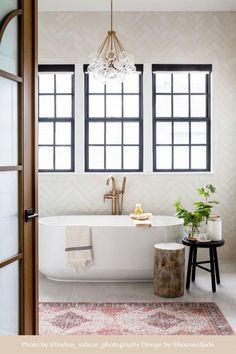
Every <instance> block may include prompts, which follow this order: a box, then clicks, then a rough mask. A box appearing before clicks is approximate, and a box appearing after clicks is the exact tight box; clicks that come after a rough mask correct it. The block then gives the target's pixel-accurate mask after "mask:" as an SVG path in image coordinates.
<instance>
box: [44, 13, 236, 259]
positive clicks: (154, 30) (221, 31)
mask: <svg viewBox="0 0 236 354" xmlns="http://www.w3.org/2000/svg"><path fill="white" fill-rule="evenodd" d="M114 20H115V27H116V29H117V32H118V36H119V37H120V39H121V41H122V42H123V43H124V45H125V48H126V50H127V51H128V52H130V53H132V54H133V55H134V56H135V59H136V63H144V64H145V69H146V74H145V75H149V74H148V68H150V65H151V63H170V64H173V63H182V64H183V63H189V64H191V63H206V64H213V85H212V91H213V97H212V128H213V136H212V142H213V143H212V153H213V171H212V173H205V174H199V173H195V174H183V173H180V174H176V173H175V174H164V173H163V174H152V173H151V172H150V162H149V161H148V160H147V158H148V156H149V158H150V152H151V144H150V140H149V144H147V147H148V149H147V150H146V151H145V156H146V159H145V162H144V165H146V171H147V172H146V173H141V174H129V175H127V177H128V178H127V189H126V194H125V199H124V208H125V210H124V211H125V213H129V212H131V211H132V210H133V208H134V206H135V203H136V202H141V203H142V204H143V207H144V209H145V211H151V212H153V213H154V214H173V213H174V208H173V202H174V201H175V199H176V198H178V197H181V198H182V199H183V201H184V203H185V205H186V206H187V207H189V206H190V205H191V203H192V202H193V200H194V199H196V198H197V194H196V192H195V189H196V188H197V187H199V186H202V185H205V184H206V183H209V182H210V183H212V184H214V185H215V186H216V188H217V195H216V198H217V199H218V200H219V201H220V205H219V206H217V208H216V210H215V211H216V212H219V213H220V214H221V216H222V218H223V223H224V224H223V232H224V238H225V240H226V245H225V246H224V247H223V248H222V249H221V250H220V251H221V252H220V253H221V257H224V258H235V256H236V158H235V152H236V141H235V137H236V45H235V43H236V13H119V14H115V19H114ZM108 26H109V14H108V13H76V12H74V13H40V15H39V59H40V63H55V64H56V63H70V64H73V63H74V64H76V71H77V73H78V75H77V81H76V83H77V95H76V97H77V98H76V129H77V132H78V136H79V139H78V141H77V144H76V146H77V148H76V151H77V154H76V156H77V157H76V165H77V171H82V169H83V161H82V160H81V159H79V153H80V154H81V149H82V148H83V119H84V118H83V96H82V94H81V92H82V90H83V82H82V64H84V63H87V58H88V55H89V54H91V53H93V52H94V51H96V49H97V48H98V46H99V44H100V42H101V41H102V40H103V38H104V36H105V33H106V31H107V30H108ZM150 87H151V81H150V86H149V87H148V86H146V88H145V89H144V95H145V97H144V99H145V102H146V104H145V111H144V114H145V116H144V119H145V121H146V122H149V123H150V122H151V119H152V117H151V115H152V111H151V92H150ZM145 90H146V92H147V91H148V90H149V93H148V94H147V93H145ZM148 102H149V103H148ZM150 133H151V124H147V128H146V136H147V137H148V136H149V135H150ZM148 150H149V153H148ZM122 176H123V174H120V175H119V174H118V175H117V178H118V180H119V183H121V178H122ZM106 177H107V174H101V173H100V174H84V173H73V174H40V176H39V203H40V214H41V216H45V215H60V214H76V213H83V214H87V213H91V214H92V213H96V214H100V213H109V212H110V204H109V202H108V201H106V203H103V193H104V192H105V191H107V187H106V186H105V181H106Z"/></svg>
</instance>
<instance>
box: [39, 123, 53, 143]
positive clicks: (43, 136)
mask: <svg viewBox="0 0 236 354" xmlns="http://www.w3.org/2000/svg"><path fill="white" fill-rule="evenodd" d="M39 144H42V145H43V144H44V145H50V144H53V123H44V122H39Z"/></svg>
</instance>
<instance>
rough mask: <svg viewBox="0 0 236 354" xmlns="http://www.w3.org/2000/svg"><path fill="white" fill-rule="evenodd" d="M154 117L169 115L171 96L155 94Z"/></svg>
mask: <svg viewBox="0 0 236 354" xmlns="http://www.w3.org/2000/svg"><path fill="white" fill-rule="evenodd" d="M156 117H171V96H170V95H164V96H156Z"/></svg>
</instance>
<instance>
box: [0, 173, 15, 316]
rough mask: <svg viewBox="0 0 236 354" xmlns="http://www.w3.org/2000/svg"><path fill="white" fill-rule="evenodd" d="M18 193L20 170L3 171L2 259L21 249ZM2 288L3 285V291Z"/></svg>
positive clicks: (0, 208) (0, 210)
mask: <svg viewBox="0 0 236 354" xmlns="http://www.w3.org/2000/svg"><path fill="white" fill-rule="evenodd" d="M18 195H19V191H18V172H16V171H14V172H1V173H0V200H1V203H0V245H1V247H0V261H1V260H3V259H5V258H8V257H10V256H12V255H14V254H16V253H18V251H19V222H18V212H19V210H18V205H19V198H18ZM2 290H3V286H2V289H1V291H2ZM0 298H1V295H0ZM0 302H1V301H0ZM0 312H1V311H0Z"/></svg>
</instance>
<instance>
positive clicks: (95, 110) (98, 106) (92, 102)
mask: <svg viewBox="0 0 236 354" xmlns="http://www.w3.org/2000/svg"><path fill="white" fill-rule="evenodd" d="M89 117H91V118H96V117H102V118H103V117H104V96H94V95H89Z"/></svg>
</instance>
